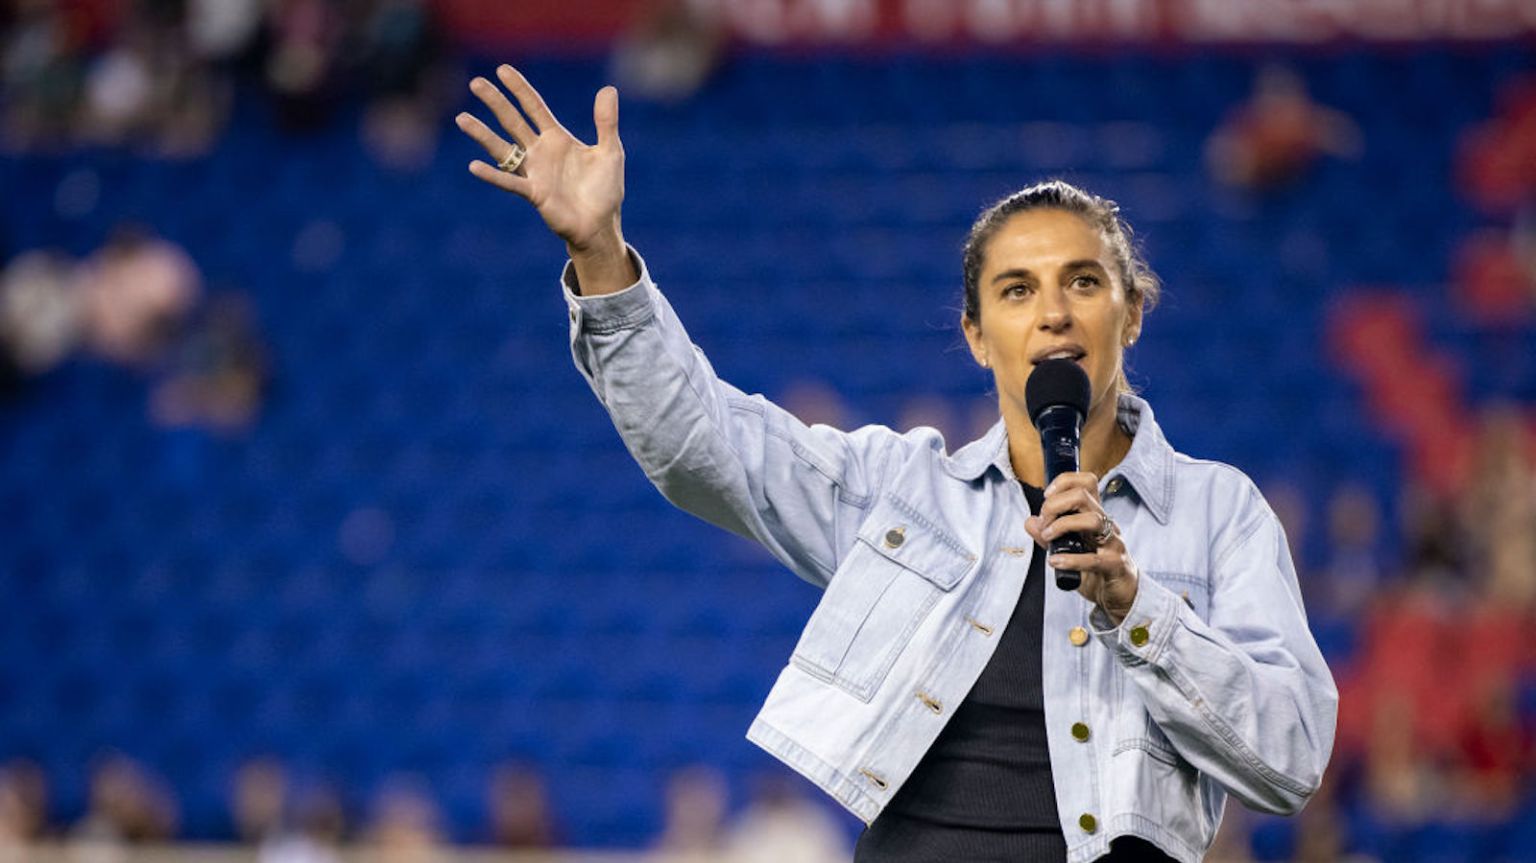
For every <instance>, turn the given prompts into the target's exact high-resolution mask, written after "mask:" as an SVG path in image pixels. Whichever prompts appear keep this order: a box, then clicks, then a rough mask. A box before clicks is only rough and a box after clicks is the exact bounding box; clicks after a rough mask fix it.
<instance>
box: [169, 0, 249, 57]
mask: <svg viewBox="0 0 1536 863" xmlns="http://www.w3.org/2000/svg"><path fill="white" fill-rule="evenodd" d="M265 12H266V9H265V3H264V2H263V0H187V18H186V34H187V47H188V48H189V49H190V50H191V52H192V56H193V57H195V58H197V59H198V61H200V62H203V63H207V64H210V65H211V66H214V67H223V68H226V69H227V68H228V67H231V66H235V65H238V64H241V63H243V62H244V61H245V60H247V59H249V58H250V56H251V55H252V54H253V53H254V51H255V48H256V43H257V39H258V37H259V36H260V35H261V26H262V21H263V15H264V13H265Z"/></svg>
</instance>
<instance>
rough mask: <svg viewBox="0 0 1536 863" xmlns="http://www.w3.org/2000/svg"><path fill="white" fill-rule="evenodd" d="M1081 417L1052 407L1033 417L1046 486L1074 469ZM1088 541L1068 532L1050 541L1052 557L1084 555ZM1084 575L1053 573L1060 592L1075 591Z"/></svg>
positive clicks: (1068, 409)
mask: <svg viewBox="0 0 1536 863" xmlns="http://www.w3.org/2000/svg"><path fill="white" fill-rule="evenodd" d="M1082 424H1083V415H1082V414H1080V413H1078V412H1077V411H1076V410H1075V409H1073V408H1072V406H1071V405H1051V406H1050V407H1048V408H1046V409H1045V410H1042V411H1041V412H1040V414H1039V416H1037V417H1035V427H1036V428H1037V429H1039V431H1040V448H1041V450H1042V451H1044V454H1045V484H1046V485H1050V484H1051V481H1052V480H1054V479H1055V478H1056V477H1058V476H1060V475H1061V474H1064V473H1072V472H1074V471H1076V470H1077V465H1078V447H1079V439H1080V438H1079V436H1080V434H1081V427H1082ZM1088 551H1089V547H1088V542H1087V540H1085V539H1084V538H1083V537H1082V536H1081V535H1079V534H1075V533H1069V534H1066V535H1064V536H1058V537H1056V538H1055V539H1053V540H1051V546H1050V553H1051V554H1086V553H1088ZM1082 583H1083V576H1082V574H1081V573H1079V572H1077V571H1076V570H1070V569H1058V570H1056V586H1057V587H1059V588H1061V589H1062V590H1077V588H1078V587H1079V586H1080V585H1081V584H1082Z"/></svg>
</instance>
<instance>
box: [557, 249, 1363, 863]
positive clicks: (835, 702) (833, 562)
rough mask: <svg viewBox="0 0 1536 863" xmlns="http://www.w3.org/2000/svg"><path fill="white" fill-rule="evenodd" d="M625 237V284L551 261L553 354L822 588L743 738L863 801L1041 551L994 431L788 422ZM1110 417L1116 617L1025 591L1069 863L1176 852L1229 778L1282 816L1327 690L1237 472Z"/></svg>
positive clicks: (915, 734) (687, 504) (1299, 801)
mask: <svg viewBox="0 0 1536 863" xmlns="http://www.w3.org/2000/svg"><path fill="white" fill-rule="evenodd" d="M631 254H632V255H633V259H634V261H635V263H636V267H637V269H639V271H640V273H641V276H640V280H639V282H637V283H636V284H635V285H632V286H631V287H629V288H628V289H626V290H624V291H620V292H618V293H615V294H608V295H603V296H594V297H581V296H578V295H577V293H576V292H575V291H573V290H572V288H573V286H574V285H575V276H574V269H573V268H571V267H570V266H569V265H568V266H567V268H566V271H565V273H564V275H563V277H562V284H563V287H564V288H565V295H566V302H567V305H568V306H569V309H570V321H571V325H570V333H571V351H572V354H573V356H574V358H575V361H576V367H577V368H578V369H579V370H580V371H581V374H582V375H583V376H584V377H585V378H586V379H587V381H588V383H589V384H590V385H591V387H592V390H593V392H595V393H596V394H597V397H598V398H599V399H600V400H601V401H602V403H603V405H604V406H605V407H606V408H607V409H608V412H609V414H610V415H611V416H612V418H613V422H614V425H615V426H616V427H617V428H618V430H619V433H620V435H621V436H622V437H623V439H624V443H625V445H626V446H628V448H629V451H630V452H631V453H632V454H633V455H634V457H635V459H636V460H637V461H638V462H639V463H640V465H641V467H643V468H644V470H645V472H646V475H647V476H649V477H650V479H651V481H652V482H654V483H655V484H656V487H657V488H658V489H660V490H661V492H662V493H663V494H664V495H666V497H667V499H668V500H670V501H671V502H672V503H674V504H676V505H677V506H679V507H681V508H682V509H684V510H687V511H688V512H691V513H693V514H694V515H696V516H699V517H700V518H703V519H705V520H707V521H709V522H711V523H713V524H716V525H719V526H720V527H723V528H725V529H727V530H730V531H733V532H735V533H738V534H740V535H742V536H745V537H749V538H751V539H754V540H756V541H758V542H760V543H762V544H763V545H764V546H765V547H766V548H767V549H768V551H769V552H771V553H772V554H773V555H774V556H775V557H776V558H778V559H779V560H780V561H782V562H783V564H784V565H785V566H787V567H789V568H790V569H791V570H792V571H794V572H795V574H797V575H799V576H800V577H801V578H803V579H805V580H806V581H809V582H811V583H812V584H815V585H818V586H821V587H824V588H825V592H824V594H823V596H822V599H821V602H820V604H819V605H818V606H817V607H816V610H815V612H814V613H813V614H812V615H811V618H810V620H809V622H808V623H807V624H806V627H805V631H804V632H803V634H802V635H801V638H800V641H799V643H798V644H797V645H796V647H795V650H794V654H793V655H792V656H791V657H790V659H789V662H788V663H787V664H786V666H785V668H784V670H783V671H782V672H781V673H780V675H779V679H778V681H777V683H776V684H775V685H774V686H773V689H772V691H771V692H770V693H769V695H768V698H767V701H766V703H765V704H764V705H763V708H762V711H761V712H760V713H759V714H758V716H757V718H756V719H755V720H754V721H753V723H752V726H751V728H750V729H749V731H748V732H747V737H748V738H749V739H751V740H752V741H753V742H754V743H756V744H757V745H759V746H761V747H762V748H764V749H765V750H767V751H768V752H769V753H771V754H773V755H774V756H775V757H777V758H779V759H780V760H782V761H783V762H785V763H786V764H788V765H789V766H790V767H792V768H794V769H795V770H797V771H799V772H800V773H801V774H803V775H804V776H805V777H806V778H808V779H809V780H810V781H812V782H814V783H815V784H816V785H818V786H820V787H821V788H822V789H824V790H825V791H826V792H827V793H828V794H830V795H831V796H832V797H834V798H835V799H836V800H837V801H838V802H839V803H841V804H842V805H843V806H845V807H847V808H848V809H849V810H850V811H852V812H853V813H854V814H856V815H857V816H858V817H860V818H861V819H863V820H864V821H865V822H866V823H868V822H872V821H873V820H874V819H875V818H876V817H877V816H878V815H879V814H880V812H881V810H882V809H883V808H884V807H885V805H886V804H887V803H889V802H890V800H891V797H892V795H894V794H895V793H896V792H897V790H898V789H900V788H901V785H902V783H903V782H904V781H906V779H907V777H908V776H910V775H911V774H912V771H913V769H914V768H915V767H916V766H917V764H918V761H919V760H920V759H921V758H922V757H923V754H924V753H925V752H927V751H928V748H929V747H930V746H931V745H932V744H933V742H934V739H935V738H936V737H937V736H938V734H939V731H940V729H942V728H943V726H944V723H945V722H947V721H948V720H949V717H950V715H951V713H952V712H953V710H954V709H955V707H956V706H958V705H959V704H960V701H961V699H963V698H964V697H965V695H966V693H967V692H968V691H969V690H970V688H971V686H972V684H974V683H975V682H976V679H977V677H978V676H979V675H980V673H981V671H982V668H983V667H984V666H985V665H986V664H987V660H988V659H989V658H990V657H991V656H992V652H993V650H994V649H995V648H996V646H997V642H998V638H999V637H1000V635H1001V634H1002V628H1003V627H1004V626H1005V625H1006V624H1007V623H1008V620H1009V618H1010V616H1011V614H1012V612H1013V609H1014V606H1015V605H1016V604H1017V602H1018V598H1019V594H1020V591H1021V590H1022V588H1023V583H1024V578H1025V576H1026V574H1027V573H1028V572H1029V565H1030V559H1031V557H1032V556H1033V555H1035V554H1040V553H1043V552H1042V551H1041V550H1039V549H1038V548H1037V547H1036V546H1035V543H1034V542H1033V541H1032V540H1031V539H1030V537H1029V534H1027V533H1026V532H1025V530H1024V520H1025V518H1026V517H1028V515H1029V508H1028V504H1027V503H1026V501H1025V499H1024V495H1023V492H1022V490H1021V489H1020V487H1019V484H1018V483H1017V482H1016V481H1015V478H1014V476H1013V471H1012V467H1011V465H1010V462H1009V459H1008V447H1007V432H1006V430H1005V428H1004V426H1003V424H1002V423H1001V422H999V423H998V424H997V425H996V426H994V427H993V428H992V430H991V431H989V432H988V433H987V434H986V435H985V436H984V437H982V438H981V439H980V440H977V441H975V442H973V443H971V444H970V445H968V446H966V447H964V448H962V449H961V450H959V451H958V452H956V453H954V454H953V455H951V454H949V453H947V452H946V451H945V447H944V441H943V438H942V437H941V436H940V435H939V433H938V432H937V431H935V430H933V429H929V428H918V429H914V430H912V431H910V432H907V433H905V434H899V433H897V432H895V431H893V430H891V429H888V428H885V427H882V426H869V427H865V428H861V429H858V430H856V431H852V432H843V431H838V430H836V429H832V428H829V427H827V426H822V425H814V426H807V425H805V424H803V423H801V422H800V421H799V420H797V419H796V418H795V417H794V416H792V415H791V414H789V413H788V412H787V411H785V410H783V409H781V408H779V407H778V406H776V405H774V404H773V403H772V402H770V401H768V400H767V399H765V398H763V397H762V396H760V395H747V394H746V393H743V392H742V391H740V390H738V389H736V388H735V387H732V386H731V385H730V384H727V383H725V382H724V381H722V380H720V379H719V378H718V377H717V376H716V375H715V372H714V370H713V369H712V368H711V367H710V364H709V362H708V360H706V359H705V358H704V355H703V353H702V352H700V351H699V350H698V349H697V348H696V347H695V346H694V345H693V344H692V343H691V341H690V340H689V338H688V334H687V332H686V331H685V330H684V329H683V326H682V324H681V323H680V322H679V321H678V319H677V316H676V315H675V314H674V313H673V310H672V307H671V305H670V304H669V303H668V302H667V300H666V298H665V297H664V296H663V295H662V294H661V292H660V291H659V290H658V289H657V288H656V286H655V285H654V283H653V282H652V281H651V279H650V275H649V273H648V272H646V270H645V266H644V262H643V261H641V259H640V257H639V256H638V255H637V254H634V253H633V250H631ZM1119 421H1120V423H1121V425H1122V426H1123V427H1125V429H1126V430H1127V431H1128V432H1130V433H1131V434H1132V435H1133V436H1134V437H1133V443H1132V445H1131V449H1130V452H1129V453H1128V454H1127V455H1126V457H1125V459H1124V460H1123V461H1122V462H1121V463H1120V464H1119V465H1118V466H1117V467H1116V468H1114V469H1113V470H1112V471H1110V472H1109V474H1108V475H1107V476H1105V477H1104V478H1103V480H1102V482H1101V485H1100V494H1101V495H1102V497H1103V501H1104V507H1105V509H1106V510H1107V511H1108V512H1109V514H1110V515H1111V516H1112V517H1113V518H1114V519H1115V521H1116V522H1117V523H1118V524H1119V525H1120V528H1121V530H1122V532H1123V534H1124V540H1125V544H1126V547H1127V549H1128V550H1129V552H1130V554H1131V556H1132V558H1133V559H1134V560H1135V561H1136V563H1137V566H1138V568H1139V570H1140V574H1141V576H1140V581H1139V585H1138V588H1137V595H1136V600H1135V603H1134V604H1133V605H1132V607H1131V610H1130V613H1129V614H1128V615H1127V616H1126V618H1125V619H1124V621H1123V622H1122V623H1121V625H1119V626H1114V625H1112V623H1111V622H1110V620H1109V618H1108V617H1107V616H1105V614H1104V612H1103V611H1102V610H1100V609H1097V608H1096V607H1095V606H1094V605H1093V604H1092V603H1091V602H1089V601H1088V600H1086V599H1084V598H1083V597H1082V596H1081V595H1079V594H1078V593H1076V592H1067V591H1062V590H1058V589H1056V588H1054V587H1048V588H1047V590H1046V599H1045V621H1044V633H1045V637H1044V649H1043V657H1042V663H1043V666H1044V675H1043V685H1044V696H1045V720H1046V732H1047V738H1048V746H1049V749H1050V758H1051V772H1052V776H1053V778H1054V781H1055V787H1056V801H1057V804H1058V808H1059V811H1060V815H1061V822H1062V825H1061V826H1062V830H1063V831H1064V832H1065V834H1066V839H1067V845H1068V848H1069V853H1068V860H1069V861H1071V863H1085V861H1089V860H1092V859H1094V858H1096V857H1098V856H1100V855H1102V854H1104V853H1107V852H1108V850H1109V841H1110V839H1112V838H1114V837H1116V836H1121V835H1125V834H1134V835H1137V836H1141V837H1143V838H1145V839H1147V840H1149V841H1151V842H1153V843H1155V844H1157V845H1158V846H1159V847H1161V848H1162V849H1163V850H1165V851H1166V852H1168V853H1169V854H1170V855H1171V856H1173V857H1175V858H1177V859H1179V860H1183V861H1193V860H1199V859H1200V858H1201V857H1202V855H1203V854H1204V852H1205V850H1206V848H1207V847H1208V846H1209V845H1210V843H1211V840H1212V838H1213V837H1214V836H1215V833H1216V827H1217V823H1218V821H1219V820H1220V818H1221V813H1222V809H1223V806H1224V805H1225V802H1226V797H1227V795H1228V794H1232V795H1233V796H1235V797H1237V798H1238V799H1239V800H1241V801H1242V802H1243V803H1245V804H1247V805H1248V806H1249V807H1251V808H1254V809H1258V810H1262V811H1267V812H1278V813H1294V812H1296V811H1298V810H1299V809H1300V808H1301V807H1302V805H1303V804H1304V803H1305V802H1306V801H1307V799H1308V797H1309V796H1311V794H1312V793H1313V792H1314V791H1315V790H1316V789H1317V786H1318V783H1319V781H1320V780H1321V778H1322V775H1323V769H1324V767H1325V766H1326V765H1327V763H1328V758H1329V754H1330V752H1331V751H1332V748H1333V737H1334V725H1335V718H1336V711H1337V704H1338V692H1337V689H1336V688H1335V686H1334V682H1333V678H1332V675H1331V674H1330V673H1329V671H1328V667H1327V665H1325V664H1324V662H1323V657H1322V655H1321V653H1320V652H1319V651H1318V648H1317V644H1316V642H1315V641H1314V640H1313V638H1312V635H1311V633H1310V632H1309V631H1308V629H1307V620H1306V614H1305V612H1304V611H1303V609H1302V602H1301V594H1300V591H1299V589H1298V587H1297V582H1296V574H1295V570H1294V569H1293V567H1292V564H1291V558H1290V554H1289V551H1288V550H1287V547H1286V542H1285V537H1284V535H1283V533H1282V531H1281V528H1280V524H1279V522H1278V520H1277V519H1276V518H1275V515H1274V513H1273V512H1272V511H1271V510H1270V508H1269V506H1268V505H1267V504H1266V503H1265V502H1264V499H1263V497H1262V496H1260V494H1259V491H1258V489H1257V488H1256V487H1255V486H1254V484H1253V483H1252V482H1251V481H1250V480H1249V479H1248V478H1247V477H1246V476H1244V475H1243V474H1242V473H1241V472H1239V471H1238V470H1236V469H1235V468H1232V467H1229V466H1227V465H1224V464H1219V463H1216V462H1210V461H1201V460H1198V459H1192V458H1189V457H1187V456H1184V455H1181V454H1179V453H1177V452H1175V451H1174V450H1173V449H1172V448H1171V447H1170V446H1169V445H1168V443H1167V441H1166V440H1164V438H1163V435H1162V433H1161V432H1160V431H1159V430H1158V427H1157V424H1156V422H1155V421H1154V420H1153V417H1152V410H1151V408H1150V407H1149V406H1148V405H1147V403H1146V402H1145V401H1143V400H1141V399H1139V398H1136V397H1135V396H1129V395H1127V396H1121V397H1120V403H1119ZM1046 572H1047V577H1048V578H1051V581H1050V582H1049V583H1048V584H1054V581H1055V579H1054V578H1053V577H1052V576H1051V574H1050V571H1049V567H1046ZM1077 627H1081V628H1083V629H1084V630H1085V631H1086V632H1087V633H1089V634H1091V637H1090V638H1087V639H1084V638H1082V637H1081V636H1082V633H1079V634H1078V637H1077V638H1075V639H1074V638H1072V637H1071V635H1072V631H1073V629H1074V628H1077ZM1078 642H1081V643H1078ZM1077 723H1081V724H1083V725H1085V726H1086V727H1087V730H1088V732H1087V735H1086V739H1079V738H1080V737H1083V735H1082V729H1080V728H1079V729H1077V732H1078V733H1077V734H1076V735H1074V733H1073V731H1074V725H1075V724H1077Z"/></svg>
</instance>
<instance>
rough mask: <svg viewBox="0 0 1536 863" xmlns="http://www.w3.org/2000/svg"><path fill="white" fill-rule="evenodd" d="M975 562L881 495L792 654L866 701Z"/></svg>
mask: <svg viewBox="0 0 1536 863" xmlns="http://www.w3.org/2000/svg"><path fill="white" fill-rule="evenodd" d="M975 565H976V555H974V554H972V553H971V552H970V551H968V550H967V549H966V548H965V546H963V545H962V544H961V543H960V542H959V540H957V539H955V538H954V536H953V535H951V534H950V533H949V532H948V531H946V530H944V529H943V528H941V527H939V526H937V525H935V524H933V523H932V522H931V521H929V520H928V519H926V518H924V517H922V516H920V515H918V513H917V510H916V509H915V508H914V507H912V506H911V505H910V504H908V503H907V502H905V501H903V500H901V499H900V498H897V497H895V496H893V495H887V496H886V497H885V498H883V499H882V500H880V502H879V503H877V504H876V505H875V506H874V507H873V509H871V511H870V513H869V515H868V517H866V518H865V519H864V523H863V524H862V525H861V526H860V527H859V532H858V537H857V539H856V540H855V541H854V544H853V548H852V549H851V550H850V551H849V552H848V554H847V555H846V556H844V558H843V560H842V563H841V564H840V565H839V566H838V567H837V571H836V572H835V573H833V575H832V579H831V581H830V582H829V583H828V585H827V589H826V593H825V594H823V596H822V598H821V603H820V604H819V605H817V606H816V611H815V612H814V613H813V614H812V615H811V619H810V620H809V621H808V622H807V623H806V626H805V631H804V632H803V633H802V634H801V636H800V642H799V644H797V645H796V646H795V652H794V656H793V657H792V661H793V662H794V663H795V664H796V665H797V666H799V667H800V668H801V669H803V670H804V671H806V672H807V673H809V674H811V675H812V676H814V677H816V678H818V679H820V680H823V681H825V682H827V683H831V684H833V685H835V686H838V687H839V688H841V689H843V690H844V691H846V692H848V693H849V694H851V695H853V696H854V697H856V698H858V699H859V700H861V701H869V700H870V699H871V698H873V697H874V694H875V692H876V691H877V690H878V689H879V688H880V683H881V682H882V681H883V680H884V679H885V676H886V674H888V673H889V672H890V670H891V666H892V665H894V664H895V662H896V658H897V657H898V656H899V655H900V654H901V651H902V649H903V648H905V647H906V645H907V643H908V642H909V641H911V639H912V635H913V633H914V632H916V630H917V628H918V626H919V625H920V624H922V622H923V619H924V618H925V617H927V615H928V613H929V612H930V611H931V610H932V609H933V606H934V604H935V603H936V602H938V600H939V597H940V595H941V594H943V593H947V592H948V591H950V590H952V589H953V588H954V587H955V585H956V584H959V583H960V581H961V580H962V579H964V578H965V576H966V575H967V574H968V573H969V572H970V571H971V570H972V569H973V568H974V567H975Z"/></svg>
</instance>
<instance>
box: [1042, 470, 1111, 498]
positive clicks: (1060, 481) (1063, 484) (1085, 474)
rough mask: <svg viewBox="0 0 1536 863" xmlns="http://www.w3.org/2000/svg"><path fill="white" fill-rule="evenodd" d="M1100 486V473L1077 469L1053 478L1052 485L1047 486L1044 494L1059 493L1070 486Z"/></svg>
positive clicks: (1094, 487)
mask: <svg viewBox="0 0 1536 863" xmlns="http://www.w3.org/2000/svg"><path fill="white" fill-rule="evenodd" d="M1098 487H1099V477H1098V474H1095V473H1093V472H1092V471H1086V470H1075V471H1071V472H1070V473H1064V474H1061V475H1059V476H1057V477H1056V478H1055V479H1053V480H1051V482H1050V485H1047V486H1046V487H1045V491H1044V494H1045V496H1046V497H1050V496H1051V495H1053V494H1057V493H1059V492H1062V491H1065V490H1066V489H1069V488H1088V489H1094V490H1097V489H1098Z"/></svg>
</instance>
